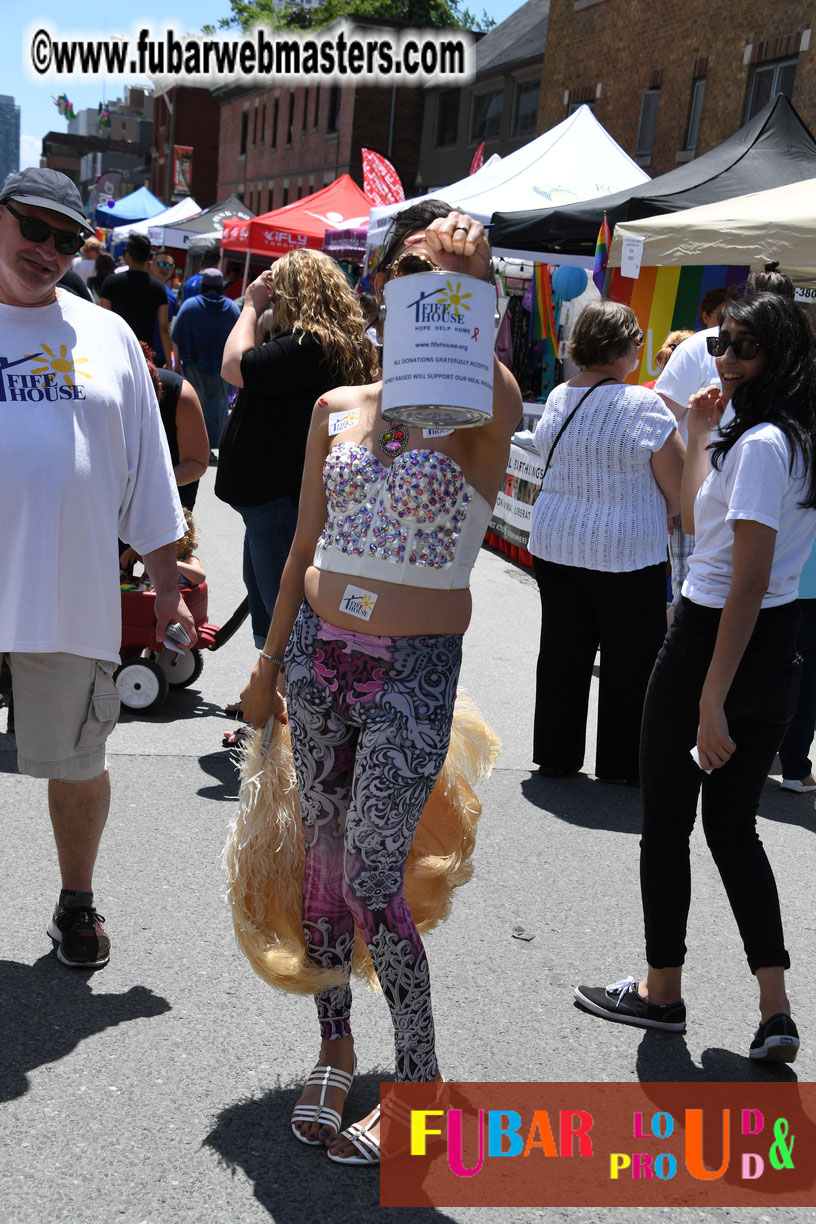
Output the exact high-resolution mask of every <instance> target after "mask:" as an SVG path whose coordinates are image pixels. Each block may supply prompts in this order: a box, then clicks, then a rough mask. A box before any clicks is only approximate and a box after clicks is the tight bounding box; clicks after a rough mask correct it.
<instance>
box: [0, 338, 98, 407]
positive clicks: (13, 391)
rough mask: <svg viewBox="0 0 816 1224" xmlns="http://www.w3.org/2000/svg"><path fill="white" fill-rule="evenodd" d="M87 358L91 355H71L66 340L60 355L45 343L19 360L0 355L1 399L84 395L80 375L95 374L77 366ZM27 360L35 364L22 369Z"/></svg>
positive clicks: (35, 401) (18, 400)
mask: <svg viewBox="0 0 816 1224" xmlns="http://www.w3.org/2000/svg"><path fill="white" fill-rule="evenodd" d="M87 360H88V358H87V357H74V356H73V355H69V353H68V349H67V346H66V345H64V344H61V345H60V349H59V355H57V354H56V353H55V352H54V351H53V349H50V348H49V347H48V345H47V344H43V345H42V349H41V351H40V352H39V353H26V355H25V357H18V358H17V359H16V361H11V360H9V358H8V357H0V403H5V404H9V403H27V404H39V403H42V402H43V401H49V402H53V401H56V400H78V399H84V398H85V388H84V387H83V386H82V384H81V383H80V382H79V376H81V377H82V378H91V377H92V375H91V374H88V373H87V371H86V370H80V369H78V368H77V367H78V366H80V365H84V364H85V362H87ZM26 362H34V363H35V364H34V365H32V366H30V367H29V368H28V369H27V370H22V369H19V367H20V366H23V365H25V364H26Z"/></svg>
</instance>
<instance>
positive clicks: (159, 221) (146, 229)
mask: <svg viewBox="0 0 816 1224" xmlns="http://www.w3.org/2000/svg"><path fill="white" fill-rule="evenodd" d="M200 212H201V209H200V208H199V206H198V204H196V202H195V200H194V199H192V197H191V196H185V197H184V199H183V200H179V201H178V203H177V204H172V205H171V206H170V208H168V209H165V211H164V212H161V213H158V214H157V215H156V216H155V217H146V218H145V219H144V220H143V221H130V222H128V223H127V224H126V225H118V226H117V227H116V229H115V230H114V231H113V244H114V246H116V245H117V243H120V242H126V241H127V239H128V238H129V237H130V235H131V234H144V235H145V237H150V234H151V233H152V232H153V230H154V229H155V228H156V227H157V226H164V225H172V224H173V223H174V222H177V221H186V220H188V219H189V218H190V217H195V216H196V215H197V213H200ZM150 241H151V242H152V243H153V245H154V246H162V245H163V243H161V242H154V241H153V239H152V238H151V239H150Z"/></svg>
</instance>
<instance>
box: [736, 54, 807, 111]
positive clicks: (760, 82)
mask: <svg viewBox="0 0 816 1224" xmlns="http://www.w3.org/2000/svg"><path fill="white" fill-rule="evenodd" d="M795 76H796V60H795V59H788V60H777V62H776V63H774V64H757V66H756V67H755V68H752V69H751V75H750V76H749V78H748V106H747V107H746V110H745V122H746V123H747V122H748V120H749V119H753V117H754V115H755V114H756V113H757V111H760V110H762V108H763V106H765V104H766V103H767V102H770V100H771V98H775V97H776V95H777V94H787V95H788V97H789V98H790V97H791V95H792V94H793V82H794V78H795Z"/></svg>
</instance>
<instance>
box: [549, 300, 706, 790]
mask: <svg viewBox="0 0 816 1224" xmlns="http://www.w3.org/2000/svg"><path fill="white" fill-rule="evenodd" d="M642 341H643V333H642V332H641V330H640V328H639V326H638V321H637V319H636V317H635V315H634V314H633V313H632V311H631V310H630V309H629V307H628V306H622V305H620V304H619V303H618V302H593V303H591V304H590V305H589V306H586V307H585V308H584V310H582V311H581V314H580V315H579V316H578V319H577V320H576V323H575V327H574V328H573V332H572V338H571V340H570V354H571V356H572V359H573V361H575V362H576V364H578V365H579V366H581V367H582V369H581V372H580V373H579V374H578V375H576V377H575V378H571V379H570V380H569V382H566V383H563V384H562V385H561V386H559V387H556V388H555V390H554V391H553V392H552V394H551V395H550V397H549V399H548V400H547V404H546V406H545V409H544V412H543V414H542V417H541V420H540V422H539V424H538V427H537V428H536V432H535V445H536V448H537V449H538V450H539V451H540V453H541V457H542V460H543V461H544V464H545V467H546V469H547V470H546V472H545V474H544V476H543V479H542V486H541V493H540V494H539V496H538V499H537V501H536V504H535V506H534V507H533V513H532V522H531V527H530V545H529V547H530V552H531V553H532V554H533V561H534V571H535V576H536V581H537V582H538V588H539V593H540V596H541V645H540V649H539V656H538V670H537V673H536V708H535V728H534V735H533V760H534V761H535V762H536V764H537V765H538V769H539V773H541V774H544V775H546V776H548V777H560V776H565V775H569V774H574V773H577V772H578V770H579V769H580V768H581V764H582V762H583V759H584V746H585V738H586V720H587V708H588V702H589V686H590V681H591V679H592V668H593V664H594V662H595V654H596V652H597V649H598V646H599V645H600V648H601V674H600V692H599V697H598V735H597V744H596V749H595V775H596V777H598V778H601V779H604V780H605V781H618V782H630V783H636V782H637V779H638V743H639V739H640V718H641V713H642V709H643V697H644V694H645V692H646V685H647V683H648V681H649V675H650V674H651V670H652V666H653V664H654V661H655V658H656V657H657V652H658V650H659V649H660V643H661V642H662V640H663V634H664V633H665V631H666V524H667V518H668V517H671V516H673V515H675V514H676V513H677V511H678V510H679V508H680V478H681V474H682V468H683V453H684V449H683V444H682V442H681V441H680V439H679V436H678V434H677V430H676V428H675V426H676V422H675V419H674V416H673V415H672V413H671V412H670V411H669V409H668V408H667V407H666V406H665V405H664V404H663V402H662V401H661V400H660V399H659V397H658V396H657V395H655V393H654V392H653V391H647V390H646V389H645V388H643V387H635V386H628V385H627V384H626V383H625V382H624V379H625V378H626V377H627V376H628V375H629V374H631V373H632V371H633V370H634V369H636V368H637V365H638V362H639V357H638V349H639V348H640V345H641V343H642Z"/></svg>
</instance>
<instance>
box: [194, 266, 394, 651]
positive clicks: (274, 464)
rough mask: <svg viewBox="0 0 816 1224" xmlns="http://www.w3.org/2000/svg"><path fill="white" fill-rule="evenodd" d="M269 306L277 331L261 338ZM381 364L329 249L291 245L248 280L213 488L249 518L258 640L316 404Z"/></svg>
mask: <svg viewBox="0 0 816 1224" xmlns="http://www.w3.org/2000/svg"><path fill="white" fill-rule="evenodd" d="M268 307H271V308H272V310H273V311H274V319H275V326H276V328H277V334H276V335H275V336H274V337H273V338H272V339H271V340H269V341H268V342H267V343H265V344H261V345H256V343H255V331H256V326H257V322H258V319H259V318H260V316H261V315H262V314H263V312H264V311H265V310H266V309H267V308H268ZM376 371H377V358H376V354H375V351H374V348H373V346H372V344H371V343H370V341H369V340H368V339H367V338H366V335H365V322H364V319H363V316H362V313H361V311H360V307H359V304H358V301H357V298H356V297H355V295H354V293H353V292H352V290H351V289H350V288H349V286H348V283H347V281H346V278H345V277H344V275H343V273H342V272H341V271H340V269H339V268H338V266H337V264H336V263H335V262H334V260H332V259H330V258H329V256H328V255H324V254H323V253H322V252H320V251H309V250H300V251H291V252H289V253H288V254H286V255H283V256H281V258H280V259H278V260H276V262H275V263H274V264H273V265H272V267H271V268H270V269H269V271H267V272H262V273H261V275H260V276H259V277H258V279H257V280H255V281H253V282H252V284H251V285H250V286H249V288H248V289H247V292H246V297H245V298H244V308H243V311H242V312H241V316H240V318H239V319H238V322H237V323H236V324H235V327H234V328H233V330H232V333H231V335H230V337H229V339H228V340H227V343H226V346H225V348H224V361H223V364H222V366H221V377H222V378H224V379H225V380H226V381H227V382H230V383H233V384H234V385H235V386H237V387H239V388H240V390H239V394H238V399H237V401H236V404H235V407H234V408H233V410H232V413H231V415H230V417H229V420H228V421H227V424H226V427H225V429H224V433H223V434H222V436H221V439H220V442H219V450H218V471H217V473H216V479H215V494H216V496H217V497H219V498H220V499H221V500H222V501H225V502H228V503H229V505H231V506H232V507H233V509H235V510H237V511H238V513H239V514H240V515H241V517H242V518H243V520H244V526H245V528H246V531H245V536H244V583H245V585H246V588H247V593H248V595H249V611H250V616H251V620H252V632H253V635H254V638H255V645H256V646H257V647H258V648H259V649H260V648H261V647H262V646H263V644H264V642H265V641H266V635H267V632H268V630H269V622H270V619H271V616H272V610H273V608H274V606H275V600H276V599H277V596H278V587H279V585H280V578H281V573H282V571H283V566H284V562H285V561H286V558H287V556H288V553H289V548H290V546H291V543H292V538H293V536H294V534H295V525H296V523H297V504H298V497H299V496H300V478H301V472H302V470H303V458H304V455H305V452H306V436H307V434H308V432H309V422H310V420H311V415H312V408H313V407H314V404H315V401H316V400H317V399H318V398H319V397H320V396H321V395H323V394H324V393H325V392H326V391H329V390H330V389H331V388H332V387H338V386H344V385H348V384H351V385H363V384H364V383H368V382H372V381H373V380H374V379H375V378H376V377H377V373H376Z"/></svg>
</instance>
